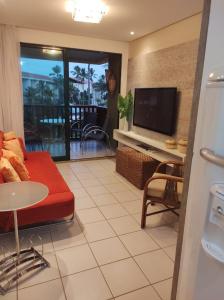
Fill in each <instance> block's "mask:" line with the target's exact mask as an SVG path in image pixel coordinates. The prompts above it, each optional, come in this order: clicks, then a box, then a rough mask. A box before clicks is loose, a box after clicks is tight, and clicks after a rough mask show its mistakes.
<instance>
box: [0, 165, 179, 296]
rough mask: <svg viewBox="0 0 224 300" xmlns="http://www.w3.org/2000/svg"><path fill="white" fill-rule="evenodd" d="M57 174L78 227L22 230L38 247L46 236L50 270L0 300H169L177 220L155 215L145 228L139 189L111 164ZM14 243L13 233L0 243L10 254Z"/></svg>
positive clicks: (65, 169)
mask: <svg viewBox="0 0 224 300" xmlns="http://www.w3.org/2000/svg"><path fill="white" fill-rule="evenodd" d="M58 169H59V170H60V172H61V174H62V175H63V177H64V178H65V180H66V182H67V183H68V185H69V187H70V188H71V190H72V191H73V192H74V194H75V196H76V218H75V220H74V223H72V224H67V225H66V224H64V225H63V224H58V225H50V226H47V227H42V228H41V229H29V230H26V231H21V232H20V236H24V240H26V241H27V240H28V239H29V237H31V236H33V237H32V240H33V241H34V246H36V247H37V248H39V249H41V247H40V241H39V239H38V238H37V237H36V235H39V236H41V237H42V239H43V242H44V256H45V257H46V258H47V259H48V260H49V262H50V263H51V268H49V269H45V270H44V271H41V272H40V273H38V274H35V276H33V277H32V278H31V279H29V280H27V281H23V282H21V281H20V282H19V283H18V286H17V289H16V291H12V292H10V293H8V294H7V295H6V296H4V297H3V296H0V298H2V299H5V300H16V299H18V300H30V299H32V300H37V299H38V300H39V299H44V300H107V299H108V300H109V299H114V300H146V299H149V300H169V299H170V293H171V286H172V273H173V267H174V259H175V245H176V240H177V232H176V231H175V230H174V228H176V227H174V226H173V222H175V221H177V219H174V218H173V217H172V218H171V217H170V215H169V213H168V214H164V215H155V216H153V217H151V218H150V217H149V218H148V219H147V226H146V229H145V230H141V228H140V217H141V200H142V191H139V190H137V189H136V188H135V187H134V186H133V185H131V184H130V183H128V182H127V181H126V180H125V179H123V178H122V177H121V176H120V175H118V174H117V173H116V172H115V171H114V170H115V163H114V160H113V159H102V160H90V161H82V162H66V163H59V164H58ZM153 209H158V207H154V208H153ZM4 241H5V242H4ZM12 241H13V235H12V234H8V235H5V236H1V237H0V243H1V245H2V244H7V245H8V246H9V248H13V246H12V245H13V242H12ZM22 244H23V245H24V246H26V245H27V243H25V242H22Z"/></svg>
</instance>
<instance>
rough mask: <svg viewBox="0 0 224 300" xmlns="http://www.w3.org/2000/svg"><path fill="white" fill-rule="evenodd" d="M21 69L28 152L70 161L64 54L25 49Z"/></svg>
mask: <svg viewBox="0 0 224 300" xmlns="http://www.w3.org/2000/svg"><path fill="white" fill-rule="evenodd" d="M21 69H22V81H23V99H24V127H25V142H26V146H27V148H28V149H29V150H31V151H48V152H49V153H50V154H51V156H52V157H53V158H54V159H69V153H68V152H69V151H68V150H69V145H67V143H69V140H68V139H67V138H66V137H67V134H68V133H67V132H68V130H67V128H68V125H67V124H68V121H69V117H68V116H67V113H66V103H65V95H64V86H65V85H64V77H65V76H64V69H65V67H64V59H63V50H60V49H53V48H47V47H35V46H30V45H22V46H21ZM67 119H68V120H67ZM66 141H67V142H66Z"/></svg>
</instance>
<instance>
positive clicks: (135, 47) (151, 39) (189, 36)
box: [129, 14, 201, 58]
mask: <svg viewBox="0 0 224 300" xmlns="http://www.w3.org/2000/svg"><path fill="white" fill-rule="evenodd" d="M200 29H201V14H197V15H194V16H192V17H190V18H187V19H185V20H182V21H180V22H177V23H175V24H172V25H170V26H167V27H165V28H163V29H161V30H158V31H156V32H154V33H151V34H148V35H146V36H144V37H142V38H139V39H137V40H135V41H133V42H131V43H130V50H129V58H133V57H135V56H138V55H142V54H146V53H149V52H154V51H158V50H161V49H164V48H169V47H172V46H175V45H178V44H183V43H186V42H189V41H193V40H195V39H198V38H199V35H200Z"/></svg>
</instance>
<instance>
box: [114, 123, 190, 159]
mask: <svg viewBox="0 0 224 300" xmlns="http://www.w3.org/2000/svg"><path fill="white" fill-rule="evenodd" d="M113 138H114V140H116V141H118V142H119V143H121V144H123V145H126V146H129V147H131V148H133V149H135V150H137V151H139V152H142V153H144V154H147V155H149V156H151V157H152V158H154V159H157V160H158V161H165V160H172V159H179V160H184V159H185V157H186V154H183V153H180V152H179V151H178V150H177V149H167V148H166V146H165V144H164V142H161V141H158V140H155V139H152V138H148V137H144V136H142V135H139V134H137V133H135V132H134V131H124V130H119V129H115V130H114V133H113ZM139 142H140V143H142V144H144V145H147V146H150V147H151V149H150V150H146V149H144V148H142V147H140V146H139V145H138V144H139Z"/></svg>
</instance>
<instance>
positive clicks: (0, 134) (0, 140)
mask: <svg viewBox="0 0 224 300" xmlns="http://www.w3.org/2000/svg"><path fill="white" fill-rule="evenodd" d="M3 140H4V132H3V131H1V130H0V149H2V148H3Z"/></svg>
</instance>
